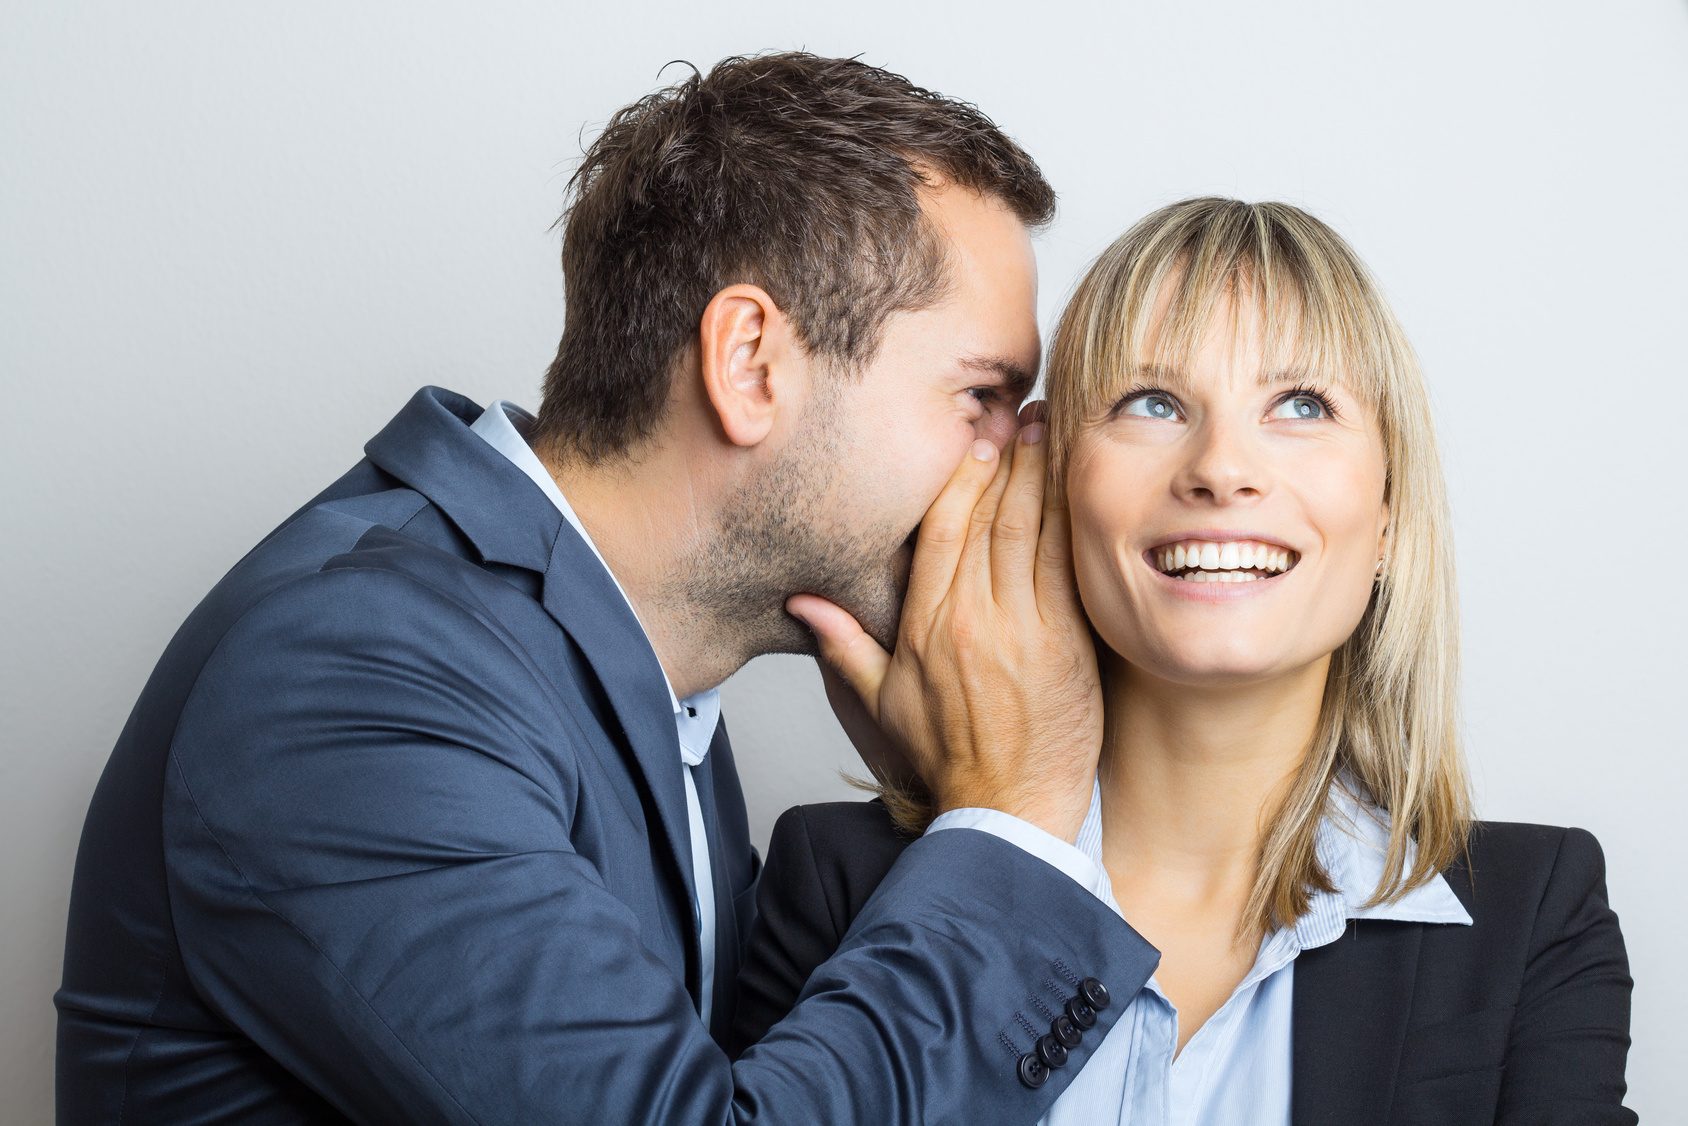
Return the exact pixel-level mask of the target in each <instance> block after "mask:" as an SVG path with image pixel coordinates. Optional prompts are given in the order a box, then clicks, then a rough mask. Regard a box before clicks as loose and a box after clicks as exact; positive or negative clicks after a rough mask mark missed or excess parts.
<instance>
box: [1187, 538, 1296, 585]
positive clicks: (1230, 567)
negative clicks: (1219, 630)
mask: <svg viewBox="0 0 1688 1126" xmlns="http://www.w3.org/2000/svg"><path fill="white" fill-rule="evenodd" d="M1296 558H1297V556H1296V554H1295V552H1293V551H1290V550H1289V549H1287V548H1282V547H1278V546H1277V545H1275V544H1269V543H1258V542H1256V541H1254V540H1232V541H1230V542H1228V543H1214V542H1213V541H1211V540H1185V541H1184V542H1183V543H1177V544H1172V545H1170V546H1168V547H1162V548H1157V549H1156V550H1155V552H1154V559H1155V563H1156V565H1158V566H1159V567H1160V569H1161V570H1162V571H1163V572H1165V573H1166V574H1168V575H1171V576H1172V577H1173V578H1176V579H1182V580H1184V581H1185V582H1190V583H1251V582H1254V581H1255V580H1257V579H1264V578H1269V577H1271V576H1272V575H1274V574H1277V573H1279V572H1282V571H1287V570H1289V569H1290V568H1291V567H1293V566H1295V562H1296Z"/></svg>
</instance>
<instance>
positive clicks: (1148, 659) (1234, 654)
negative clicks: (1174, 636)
mask: <svg viewBox="0 0 1688 1126" xmlns="http://www.w3.org/2000/svg"><path fill="white" fill-rule="evenodd" d="M1208 640H1209V641H1212V640H1213V639H1208ZM1130 648H1131V649H1136V650H1137V652H1138V653H1140V654H1141V656H1140V657H1137V658H1134V657H1133V656H1131V655H1129V654H1126V655H1125V659H1126V661H1127V663H1129V664H1130V665H1132V666H1133V667H1134V668H1136V669H1137V670H1138V672H1140V673H1144V674H1147V675H1148V676H1149V677H1151V678H1153V679H1155V680H1160V681H1165V682H1167V683H1169V684H1176V685H1179V686H1181V687H1185V688H1211V689H1215V690H1220V689H1226V688H1244V687H1248V686H1251V685H1260V684H1268V683H1271V682H1272V681H1274V680H1279V679H1282V678H1284V677H1286V676H1290V675H1293V674H1294V673H1296V672H1299V671H1301V670H1303V669H1305V668H1306V667H1307V666H1308V665H1310V664H1316V663H1318V662H1319V660H1320V658H1319V657H1315V658H1314V659H1313V660H1311V661H1309V660H1308V659H1307V657H1306V655H1305V654H1294V655H1292V654H1287V653H1268V652H1262V650H1261V648H1260V647H1258V646H1253V645H1238V646H1235V647H1231V646H1225V645H1222V644H1207V645H1199V646H1198V645H1192V644H1190V643H1188V642H1184V643H1180V644H1177V645H1168V646H1161V647H1142V648H1139V647H1137V646H1131V647H1130ZM1115 652H1119V649H1117V648H1116V649H1115Z"/></svg>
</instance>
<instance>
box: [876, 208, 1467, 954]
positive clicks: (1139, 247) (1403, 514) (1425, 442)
mask: <svg viewBox="0 0 1688 1126" xmlns="http://www.w3.org/2000/svg"><path fill="white" fill-rule="evenodd" d="M1167 287H1171V288H1170V292H1163V291H1164V290H1166V289H1167ZM1157 305H1158V308H1157ZM1222 309H1229V311H1230V313H1231V315H1232V316H1233V317H1234V318H1235V317H1242V316H1245V315H1254V316H1257V317H1259V319H1260V328H1261V330H1262V332H1263V335H1264V343H1265V352H1264V354H1265V355H1266V356H1268V357H1276V356H1284V355H1290V356H1293V357H1294V360H1293V364H1292V366H1293V367H1294V368H1295V369H1297V370H1300V371H1302V372H1305V373H1306V374H1307V375H1308V377H1309V378H1310V379H1312V380H1323V381H1329V382H1334V383H1337V384H1340V385H1341V386H1343V387H1345V388H1347V389H1348V390H1349V391H1350V392H1351V393H1353V394H1354V395H1355V396H1356V397H1358V398H1359V399H1360V400H1361V401H1363V402H1364V403H1365V404H1366V405H1367V406H1368V407H1370V408H1371V409H1372V411H1373V412H1374V413H1375V416H1376V418H1377V421H1378V424H1379V427H1380V430H1381V432H1382V438H1383V448H1384V452H1385V456H1386V458H1387V466H1388V469H1387V478H1386V484H1385V498H1386V500H1387V502H1388V504H1389V511H1390V529H1389V549H1388V557H1387V560H1386V562H1385V566H1384V569H1383V574H1382V575H1381V577H1380V578H1379V580H1378V582H1377V585H1376V586H1375V587H1374V588H1373V592H1372V597H1371V601H1370V604H1369V605H1368V606H1367V607H1366V610H1365V613H1364V615H1363V616H1362V617H1361V619H1360V624H1359V626H1358V628H1356V629H1355V631H1354V633H1353V635H1352V636H1350V637H1349V638H1348V640H1347V641H1346V642H1344V643H1343V645H1342V646H1341V647H1340V648H1339V649H1337V651H1336V652H1335V653H1334V654H1333V655H1332V657H1331V665H1330V673H1329V677H1328V679H1327V681H1326V684H1325V695H1324V702H1323V705H1322V707H1321V709H1320V715H1319V722H1318V727H1317V729H1316V732H1315V734H1314V737H1313V741H1312V745H1311V746H1310V747H1309V752H1308V754H1307V756H1306V758H1305V760H1304V761H1303V764H1302V767H1301V770H1300V772H1299V774H1298V775H1297V777H1296V778H1295V779H1294V781H1293V782H1292V783H1291V785H1290V788H1289V791H1288V793H1287V794H1286V795H1285V796H1284V798H1283V800H1282V802H1281V804H1280V805H1279V806H1278V808H1277V810H1276V811H1275V813H1274V814H1273V815H1271V817H1270V819H1269V820H1268V822H1267V824H1266V825H1265V827H1264V828H1265V832H1264V835H1263V841H1264V843H1263V845H1262V849H1261V856H1260V867H1259V871H1258V874H1257V876H1256V879H1255V884H1254V890H1253V894H1252V896H1251V897H1250V900H1249V905H1248V908H1247V911H1246V913H1245V915H1244V926H1245V927H1249V928H1259V929H1262V930H1264V929H1269V928H1271V927H1273V926H1287V925H1290V924H1292V923H1293V922H1294V921H1295V920H1296V919H1298V918H1299V917H1300V916H1301V915H1303V914H1304V913H1305V912H1306V910H1307V907H1308V902H1309V898H1310V895H1311V894H1312V892H1313V891H1315V890H1326V891H1329V890H1334V888H1333V885H1332V883H1331V879H1330V875H1329V873H1327V872H1325V871H1324V869H1323V868H1322V866H1321V865H1320V863H1319V860H1318V857H1317V855H1316V853H1315V848H1314V846H1315V840H1316V833H1317V830H1318V827H1319V824H1320V822H1321V821H1322V820H1323V819H1324V817H1325V816H1326V813H1327V811H1328V807H1329V802H1330V794H1331V788H1332V787H1333V786H1335V785H1341V784H1345V783H1346V782H1349V781H1351V783H1352V784H1353V785H1354V786H1355V787H1357V788H1358V789H1359V790H1360V791H1361V792H1360V793H1358V794H1356V795H1355V796H1356V797H1357V798H1360V799H1361V800H1362V801H1366V802H1370V803H1371V804H1373V805H1375V806H1377V807H1378V808H1380V809H1384V810H1387V811H1388V812H1389V814H1390V840H1389V851H1388V855H1387V858H1386V862H1385V865H1384V873H1383V877H1382V880H1381V882H1380V883H1379V885H1378V887H1377V888H1375V889H1373V893H1372V897H1371V902H1373V903H1380V902H1391V901H1393V900H1396V899H1399V898H1400V897H1401V896H1403V895H1405V894H1406V893H1407V892H1408V891H1410V890H1411V889H1413V888H1415V887H1418V886H1419V885H1421V884H1423V883H1425V882H1426V881H1428V880H1430V879H1432V878H1433V877H1434V876H1435V875H1436V874H1437V873H1438V872H1440V871H1442V870H1443V869H1445V868H1447V867H1448V866H1449V865H1450V864H1452V863H1453V861H1454V860H1455V858H1456V857H1458V856H1459V855H1461V854H1462V853H1463V851H1464V848H1465V842H1466V834H1467V833H1468V831H1469V828H1470V824H1471V799H1470V787H1469V783H1468V781H1467V777H1466V771H1465V763H1464V756H1463V754H1462V752H1461V748H1460V738H1459V692H1460V685H1459V611H1458V603H1457V591H1456V588H1455V582H1454V562H1453V551H1452V544H1451V542H1450V535H1449V528H1448V512H1447V498H1446V492H1445V489H1444V486H1443V482H1442V469H1441V462H1440V458H1439V457H1438V454H1437V450H1436V439H1435V434H1434V432H1433V430H1432V426H1431V419H1430V405H1429V398H1428V395H1427V394H1426V391H1425V386H1424V380H1423V376H1422V375H1421V374H1420V372H1419V367H1418V361H1417V358H1416V357H1415V356H1414V354H1413V350H1412V347H1411V345H1410V344H1408V342H1407V339H1406V335H1405V333H1404V332H1403V331H1402V329H1401V326H1400V324H1399V322H1398V321H1396V319H1395V316H1394V314H1393V313H1392V312H1391V311H1390V309H1389V306H1388V303H1387V302H1386V301H1385V300H1384V297H1383V294H1382V293H1381V291H1380V290H1379V288H1378V286H1377V283H1376V282H1375V281H1374V280H1373V279H1372V277H1371V275H1370V273H1369V272H1368V271H1367V270H1366V268H1365V266H1364V265H1363V264H1362V263H1361V261H1360V259H1359V257H1358V256H1357V255H1356V254H1355V253H1354V251H1353V249H1352V248H1351V247H1349V246H1348V244H1347V243H1345V242H1344V241H1343V240H1342V239H1341V237H1339V236H1338V235H1337V234H1336V232H1335V231H1333V230H1331V229H1330V228H1329V227H1327V226H1326V225H1325V224H1324V223H1321V222H1320V221H1319V220H1317V219H1315V218H1314V217H1313V216H1311V215H1309V214H1307V213H1306V212H1305V211H1302V210H1301V209H1300V208H1297V207H1292V206H1290V205H1289V204H1285V203H1252V204H1251V203H1243V202H1240V201H1238V200H1232V199H1213V198H1207V199H1191V200H1185V201H1183V202H1181V203H1175V204H1172V205H1171V206H1169V207H1164V208H1162V209H1161V210H1159V211H1157V212H1155V213H1154V214H1152V215H1150V216H1148V217H1147V218H1145V219H1143V220H1142V221H1141V222H1139V223H1137V224H1136V225H1135V226H1134V227H1132V228H1131V230H1129V231H1127V232H1126V233H1125V234H1124V235H1122V236H1121V237H1120V238H1119V239H1118V240H1117V241H1116V242H1114V244H1113V245H1112V246H1110V247H1108V249H1107V250H1105V251H1103V252H1102V255H1101V256H1100V257H1099V258H1098V259H1097V260H1096V262H1095V263H1094V264H1093V265H1092V266H1091V268H1090V271H1089V272H1088V273H1087V274H1086V275H1085V277H1084V280H1083V281H1082V282H1080V283H1079V286H1078V289H1077V291H1076V292H1075V293H1074V295H1073V298H1072V300H1071V301H1070V302H1069V303H1068V305H1067V308H1066V311H1065V312H1064V313H1063V314H1062V316H1061V322H1060V325H1059V327H1058V328H1057V329H1056V332H1055V338H1054V341H1053V344H1052V347H1051V350H1050V360H1049V370H1048V374H1047V386H1048V394H1049V434H1050V449H1051V455H1052V465H1053V478H1054V480H1056V481H1059V480H1060V479H1061V476H1062V474H1063V473H1064V469H1065V465H1066V462H1067V459H1068V457H1069V456H1070V455H1071V452H1072V449H1073V445H1074V442H1075V440H1076V439H1077V438H1078V436H1079V434H1080V432H1081V431H1082V430H1083V429H1084V428H1085V427H1086V426H1087V425H1089V424H1090V423H1092V422H1094V421H1096V420H1097V419H1099V418H1101V417H1102V416H1103V415H1104V414H1105V413H1106V412H1107V411H1108V410H1109V409H1110V408H1111V407H1112V406H1113V404H1114V402H1115V400H1117V399H1118V397H1119V395H1120V393H1121V391H1122V390H1123V389H1124V388H1125V386H1126V385H1127V384H1129V383H1130V382H1132V380H1133V378H1134V377H1135V376H1136V375H1137V373H1138V372H1139V371H1140V370H1141V369H1142V368H1143V367H1144V366H1145V365H1156V366H1167V367H1172V368H1175V369H1176V368H1186V361H1187V360H1188V358H1189V357H1190V356H1191V355H1192V354H1193V353H1194V351H1195V349H1196V347H1197V345H1198V344H1199V343H1200V341H1201V339H1202V336H1203V334H1204V332H1205V331H1206V329H1207V327H1208V325H1209V323H1210V322H1211V320H1212V319H1213V317H1214V316H1215V315H1216V314H1217V313H1218V312H1220V311H1221V310H1222ZM882 792H884V789H883V788H882ZM886 797H887V804H889V805H890V806H891V809H892V812H893V814H894V815H895V816H896V817H897V818H898V820H899V822H901V823H903V824H904V825H905V826H906V827H914V826H915V825H917V824H919V823H920V822H921V821H922V820H923V819H929V818H928V817H927V814H926V812H925V803H924V802H922V801H921V800H920V797H919V795H912V794H909V793H906V792H897V791H892V792H889V793H886ZM1409 853H1412V857H1411V863H1410V864H1409V862H1408V860H1409Z"/></svg>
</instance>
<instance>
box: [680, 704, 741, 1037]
mask: <svg viewBox="0 0 1688 1126" xmlns="http://www.w3.org/2000/svg"><path fill="white" fill-rule="evenodd" d="M726 743H727V727H726V724H724V723H723V724H720V725H718V726H717V727H716V728H715V738H714V739H713V740H712V741H711V742H710V745H709V755H710V759H711V760H713V759H714V758H715V756H716V755H717V754H721V753H725V754H731V752H730V751H728V750H727V747H726ZM715 767H716V763H715V762H714V761H705V762H704V763H703V764H702V765H700V766H698V767H695V768H689V769H691V771H692V779H693V781H695V782H696V783H697V800H698V804H699V805H701V806H702V807H703V828H704V833H705V835H706V836H707V837H708V840H709V874H710V877H711V882H712V883H713V884H714V886H715V995H714V997H715V999H714V1010H713V1012H712V1013H711V1020H710V1025H711V1027H710V1032H711V1033H713V1034H714V1035H715V1039H716V1040H718V1041H724V1039H725V1037H726V1030H727V1025H728V1024H729V1023H730V1022H731V1020H732V1015H733V1013H732V1009H733V1004H732V1000H733V983H734V981H735V980H736V979H737V977H738V961H739V959H738V950H739V942H740V940H741V938H742V936H741V935H740V934H739V933H738V918H737V917H736V915H735V913H734V911H733V890H732V881H731V879H730V872H729V870H728V865H727V858H726V857H725V856H724V855H723V853H722V847H721V846H722V843H723V842H722V836H721V811H720V807H719V805H718V804H717V801H716V793H715Z"/></svg>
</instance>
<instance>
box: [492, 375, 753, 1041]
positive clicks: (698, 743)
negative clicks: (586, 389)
mask: <svg viewBox="0 0 1688 1126" xmlns="http://www.w3.org/2000/svg"><path fill="white" fill-rule="evenodd" d="M532 427H533V416H532V415H531V414H529V413H528V412H527V411H525V410H523V409H522V408H521V407H518V406H516V405H515V404H514V403H509V402H506V401H504V400H503V399H500V400H498V401H497V402H496V403H493V404H492V405H491V406H490V407H488V408H487V409H486V410H485V411H483V412H482V413H481V416H480V418H478V419H476V420H475V424H474V425H473V426H471V427H470V429H471V430H473V431H474V432H475V433H476V434H479V435H480V436H481V437H482V438H483V439H484V440H485V441H486V443H487V444H488V445H489V446H491V447H492V448H493V449H495V450H497V451H498V452H499V453H501V454H503V455H504V456H505V457H506V458H508V459H509V461H510V463H511V464H512V465H514V466H515V467H516V468H517V469H520V470H521V471H522V472H523V473H525V474H526V475H527V476H528V477H529V478H530V479H531V480H532V481H533V483H534V484H535V485H538V486H539V488H540V491H541V492H543V493H544V494H545V495H546V496H547V497H549V498H550V499H551V503H552V504H554V505H556V506H557V511H559V512H561V513H562V514H563V519H565V520H567V521H568V522H569V526H570V527H572V528H573V529H574V530H575V531H576V532H578V533H580V538H581V539H583V540H585V541H586V546H587V547H589V548H591V549H592V554H593V555H596V556H597V557H598V562H599V563H603V564H604V570H605V572H607V573H608V574H609V577H610V581H611V582H613V583H615V588H616V589H617V590H620V591H621V597H623V598H627V591H626V590H623V589H622V586H621V580H620V579H618V578H616V577H615V572H614V571H611V570H610V565H609V564H608V563H604V556H603V553H601V552H600V551H599V550H598V545H597V544H595V543H593V542H592V537H591V536H590V535H588V534H587V532H586V528H585V526H584V525H582V524H581V522H580V517H579V516H577V515H575V511H574V506H572V505H571V504H569V502H568V499H567V498H566V497H564V496H563V492H562V490H561V489H559V488H557V482H556V480H555V479H554V478H553V477H552V476H551V474H550V471H549V470H547V469H546V468H545V465H544V463H543V462H541V461H540V460H539V458H538V457H537V456H536V455H535V454H534V452H533V449H532V447H530V446H529V445H528V443H527V433H531V432H532ZM627 608H628V609H629V610H633V618H634V620H635V621H637V620H638V617H639V612H638V611H637V610H634V609H633V601H632V599H628V601H627ZM641 625H642V623H641ZM662 680H663V683H664V684H666V685H667V686H668V699H669V702H670V703H671V704H673V706H674V728H675V731H676V733H677V734H678V735H679V736H680V761H681V762H682V763H683V764H684V765H685V766H686V767H688V769H685V770H682V771H680V775H681V777H682V778H684V779H685V784H686V825H687V829H688V830H689V835H690V836H691V840H692V882H693V883H694V884H695V885H696V886H697V898H696V900H695V901H694V902H693V904H692V906H693V908H694V913H695V915H696V921H697V928H698V942H699V944H700V945H701V946H702V951H703V958H702V962H703V967H702V968H703V990H702V992H703V998H702V1002H701V1004H700V1006H699V1014H698V1015H699V1016H701V1017H702V1018H703V1023H704V1025H705V1026H707V1025H708V1024H709V1015H710V1012H711V1011H712V1010H713V1008H714V999H715V879H714V875H713V869H712V868H711V866H710V863H709V837H708V835H707V834H706V833H705V831H704V825H703V803H702V802H701V801H699V800H698V796H697V782H696V781H695V780H694V779H693V778H692V771H691V769H689V768H695V767H698V766H701V765H703V760H704V758H705V756H707V755H708V754H709V744H710V742H711V741H713V740H714V738H715V727H716V724H717V723H719V721H720V719H721V692H720V689H717V688H711V689H710V690H709V691H707V692H699V693H698V694H697V695H695V696H687V697H686V698H685V699H684V700H681V699H679V698H678V697H676V696H675V695H674V685H673V683H672V682H671V681H670V680H669V679H668V672H667V670H664V671H663V674H662Z"/></svg>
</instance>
